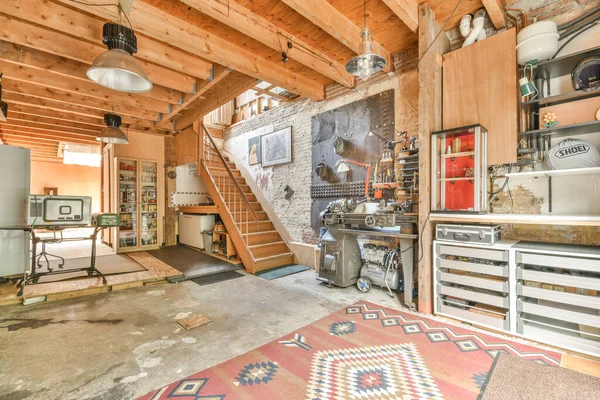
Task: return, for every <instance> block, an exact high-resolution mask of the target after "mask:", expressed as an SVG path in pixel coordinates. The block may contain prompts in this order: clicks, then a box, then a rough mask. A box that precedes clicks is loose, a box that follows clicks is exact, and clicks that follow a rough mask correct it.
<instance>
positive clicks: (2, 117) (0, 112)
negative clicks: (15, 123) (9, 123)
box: [0, 74, 8, 122]
mask: <svg viewBox="0 0 600 400" xmlns="http://www.w3.org/2000/svg"><path fill="white" fill-rule="evenodd" d="M7 117H8V104H6V103H5V102H3V101H2V74H0V122H6V118H7Z"/></svg>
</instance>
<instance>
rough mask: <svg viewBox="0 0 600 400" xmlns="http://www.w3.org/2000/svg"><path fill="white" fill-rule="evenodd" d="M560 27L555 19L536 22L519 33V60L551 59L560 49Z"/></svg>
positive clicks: (521, 63)
mask: <svg viewBox="0 0 600 400" xmlns="http://www.w3.org/2000/svg"><path fill="white" fill-rule="evenodd" d="M558 38H559V35H558V29H557V27H556V23H555V22H553V21H541V22H536V23H534V24H531V25H529V26H527V27H526V28H523V29H522V30H521V32H519V34H518V35H517V62H518V63H519V64H520V65H525V64H527V62H528V61H533V60H537V61H538V62H540V61H545V60H549V59H550V57H552V56H553V55H554V54H556V51H557V50H558Z"/></svg>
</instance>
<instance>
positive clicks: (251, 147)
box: [248, 136, 262, 165]
mask: <svg viewBox="0 0 600 400" xmlns="http://www.w3.org/2000/svg"><path fill="white" fill-rule="evenodd" d="M261 158H262V155H261V151H260V136H255V137H253V138H250V139H248V165H254V164H258V163H260V162H261V161H262V160H261Z"/></svg>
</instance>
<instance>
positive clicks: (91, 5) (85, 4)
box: [69, 0, 133, 30]
mask: <svg viewBox="0 0 600 400" xmlns="http://www.w3.org/2000/svg"><path fill="white" fill-rule="evenodd" d="M69 1H71V2H73V3H77V4H83V5H84V6H88V7H111V6H115V7H117V8H118V9H119V19H120V18H121V14H124V15H125V19H126V20H127V23H128V24H129V27H130V28H131V30H133V25H131V21H130V20H129V16H128V15H127V13H126V12H125V10H123V7H121V3H117V4H115V3H100V4H90V3H86V2H85V1H79V0H69Z"/></svg>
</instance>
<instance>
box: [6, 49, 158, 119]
mask: <svg viewBox="0 0 600 400" xmlns="http://www.w3.org/2000/svg"><path fill="white" fill-rule="evenodd" d="M0 71H2V72H3V73H4V77H3V80H4V79H6V80H15V81H21V82H26V83H31V84H34V85H38V86H42V87H44V88H53V89H59V90H64V91H66V92H71V93H76V94H79V95H83V96H86V97H91V98H95V99H99V100H104V101H111V102H115V103H118V104H121V105H122V106H124V107H135V108H141V109H144V110H149V111H156V112H165V111H167V110H168V109H169V104H168V103H165V102H164V101H160V100H156V99H151V98H148V97H143V96H139V95H133V94H131V93H122V92H116V91H114V90H111V89H106V88H103V87H102V86H100V85H97V84H95V83H94V82H91V81H87V82H85V81H82V80H78V79H73V78H67V77H57V76H56V75H55V74H53V73H51V72H48V71H45V70H40V69H35V68H30V67H25V66H22V65H17V64H12V63H8V62H6V61H0Z"/></svg>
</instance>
